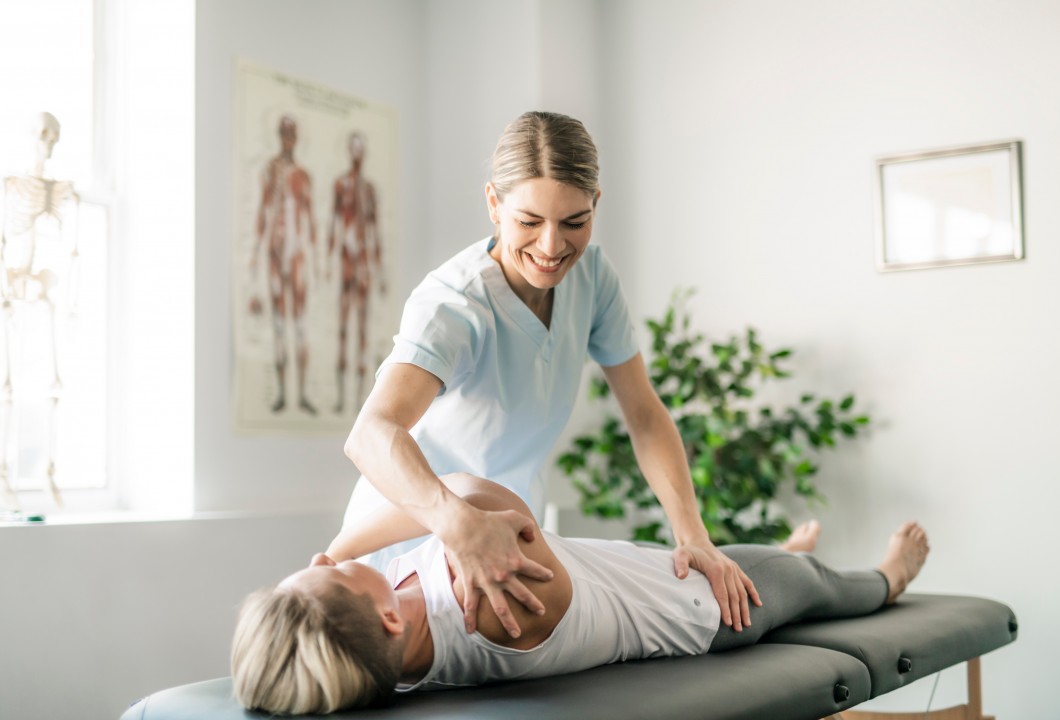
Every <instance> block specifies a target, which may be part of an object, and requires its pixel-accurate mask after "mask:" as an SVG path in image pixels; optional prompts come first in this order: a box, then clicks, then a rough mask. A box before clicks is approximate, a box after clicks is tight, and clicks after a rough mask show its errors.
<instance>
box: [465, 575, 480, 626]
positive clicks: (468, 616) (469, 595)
mask: <svg viewBox="0 0 1060 720" xmlns="http://www.w3.org/2000/svg"><path fill="white" fill-rule="evenodd" d="M481 594H482V593H481V592H480V591H479V590H478V589H477V588H475V587H474V586H473V585H471V584H470V583H467V582H465V583H464V629H465V630H467V632H468V634H470V633H473V632H475V628H476V627H477V626H478V599H479V596H480V595H481Z"/></svg>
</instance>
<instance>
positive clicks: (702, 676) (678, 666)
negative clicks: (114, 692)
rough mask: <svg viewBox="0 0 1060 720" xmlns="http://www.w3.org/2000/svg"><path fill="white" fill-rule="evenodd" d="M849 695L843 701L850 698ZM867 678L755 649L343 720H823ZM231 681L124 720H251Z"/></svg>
mask: <svg viewBox="0 0 1060 720" xmlns="http://www.w3.org/2000/svg"><path fill="white" fill-rule="evenodd" d="M837 685H840V686H842V688H845V689H846V692H847V693H849V695H848V696H847V697H846V698H845V699H843V691H842V690H840V691H839V692H838V693H837V691H836V686H837ZM869 692H870V680H869V673H868V670H867V669H866V668H865V666H864V665H863V664H862V663H861V662H860V661H858V660H856V659H854V658H853V657H851V656H849V655H847V654H844V653H839V652H834V651H832V650H827V649H824V648H818V647H800V646H797V645H783V644H779V645H757V646H754V647H749V648H743V649H740V650H734V651H732V652H727V653H720V654H717V655H700V656H694V657H684V658H662V659H656V660H641V661H636V662H628V663H619V664H616V665H607V666H604V667H598V668H593V669H591V670H586V671H584V672H580V673H573V674H570V675H560V676H557V677H551V678H541V679H538V680H527V681H523V682H511V683H498V684H495V685H486V686H482V687H477V688H469V689H462V690H449V691H442V692H417V693H408V694H405V695H401V696H399V697H397V698H396V699H395V701H394V702H393V704H391V705H390V706H388V707H385V708H378V709H367V710H353V711H348V712H342V713H335V714H333V715H327V716H314V717H326V718H332V719H333V720H338V719H339V718H342V719H343V720H355V719H356V720H408V719H409V718H431V719H432V720H457V719H460V720H484V719H486V718H490V719H493V718H499V719H502V720H584V719H586V718H609V719H610V720H634V719H639V718H682V719H684V718H690V719H696V718H698V719H700V720H760V719H761V718H770V719H771V720H816V719H818V718H822V717H827V716H828V715H832V714H834V713H837V712H839V711H841V710H845V709H847V708H849V707H852V706H854V705H856V704H858V703H861V702H864V701H865V700H868V698H869ZM231 693H232V686H231V681H230V679H229V678H220V679H217V680H209V681H206V682H202V683H195V684H192V685H184V686H182V687H177V688H172V689H169V690H163V691H161V692H157V693H155V694H154V695H151V696H149V697H147V698H144V699H143V700H141V701H140V702H138V703H137V704H135V705H133V706H132V707H130V708H129V709H128V710H127V711H126V712H125V713H124V714H123V715H122V716H121V720H191V719H192V718H195V719H196V720H198V719H199V718H210V719H211V720H235V719H237V718H238V719H240V720H246V718H259V717H265V716H263V715H259V714H257V713H249V712H246V711H245V710H243V709H242V708H241V707H240V706H239V704H238V703H237V702H236V701H235V700H234V699H233V698H232V694H231Z"/></svg>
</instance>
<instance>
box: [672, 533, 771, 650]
mask: <svg viewBox="0 0 1060 720" xmlns="http://www.w3.org/2000/svg"><path fill="white" fill-rule="evenodd" d="M689 569H692V570H698V571H699V572H701V573H703V574H704V575H706V576H707V579H708V580H710V586H711V588H713V589H714V597H716V598H717V599H718V604H719V605H720V606H721V621H722V622H723V623H725V624H726V625H728V626H731V627H732V629H733V630H735V631H736V632H740V631H742V630H743V629H744V627H745V626H749V625H750V624H751V608H750V605H749V604H748V598H750V599H751V601H752V602H754V604H755V605H757V606H759V607H761V606H762V600H761V598H759V597H758V591H757V590H756V589H755V584H754V583H753V582H751V578H749V577H747V574H746V573H744V571H743V570H741V569H740V566H739V565H737V564H736V563H735V562H733V561H732V560H730V559H729V558H728V557H726V556H725V555H722V553H721V551H720V550H718V548H717V547H715V545H714V543H712V542H710V541H709V540H707V541H703V540H699V541H693V542H688V543H685V544H682V545H679V546H677V548H676V549H675V550H674V574H675V575H677V577H679V578H681V579H682V580H684V579H685V578H686V577H688V572H689Z"/></svg>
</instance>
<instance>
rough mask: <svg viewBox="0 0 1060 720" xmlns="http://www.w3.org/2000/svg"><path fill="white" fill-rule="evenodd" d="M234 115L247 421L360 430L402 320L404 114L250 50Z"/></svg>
mask: <svg viewBox="0 0 1060 720" xmlns="http://www.w3.org/2000/svg"><path fill="white" fill-rule="evenodd" d="M233 115H234V124H235V128H234V133H235V156H236V157H235V206H236V207H235V225H236V227H235V236H234V243H233V247H232V251H233V255H232V273H233V275H232V277H233V282H232V287H233V311H234V318H233V332H234V334H235V337H234V343H233V347H234V349H235V358H234V360H235V367H234V370H235V376H234V383H235V427H236V430H237V431H248V432H259V431H281V432H310V433H313V432H319V433H329V434H330V433H336V432H346V431H348V430H349V428H350V426H351V425H352V422H353V419H354V417H355V416H356V414H357V411H358V409H359V408H360V406H361V403H362V402H363V400H364V398H365V396H366V395H367V393H368V391H369V390H370V388H371V384H372V382H373V380H374V375H375V369H376V367H377V366H378V365H379V362H380V361H381V360H382V359H383V357H385V356H386V354H387V353H388V352H389V351H390V347H391V342H392V337H393V335H394V333H395V331H396V330H397V323H398V314H399V307H398V306H396V305H395V298H394V297H393V293H392V291H391V287H392V283H391V276H390V268H393V267H394V266H395V258H394V257H393V252H394V248H395V247H396V245H397V243H396V242H395V240H396V215H397V213H396V208H395V202H396V198H397V117H396V114H395V112H394V111H393V110H391V109H389V108H387V107H385V106H381V105H378V104H375V103H372V102H369V101H366V100H363V99H361V98H357V97H354V96H352V95H349V94H347V93H344V92H341V91H339V90H335V89H333V88H329V87H326V86H323V85H321V84H319V83H315V82H310V81H307V80H302V79H299V78H294V77H290V76H288V75H285V74H283V73H280V72H277V71H275V70H270V69H267V68H263V67H260V66H258V65H255V64H252V63H249V62H247V61H245V60H239V61H237V63H236V68H235V111H234V114H233Z"/></svg>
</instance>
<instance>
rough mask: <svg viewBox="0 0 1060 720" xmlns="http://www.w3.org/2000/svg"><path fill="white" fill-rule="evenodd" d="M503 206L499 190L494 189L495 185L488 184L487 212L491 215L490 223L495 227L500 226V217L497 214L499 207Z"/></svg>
mask: <svg viewBox="0 0 1060 720" xmlns="http://www.w3.org/2000/svg"><path fill="white" fill-rule="evenodd" d="M500 204H501V201H500V198H498V197H497V189H496V188H495V187H493V183H491V182H488V183H486V210H487V211H489V214H490V222H492V223H493V224H494V225H498V224H500V221H501V219H500V216H499V215H498V214H497V212H498V210H497V207H498V206H499V205H500Z"/></svg>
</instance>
